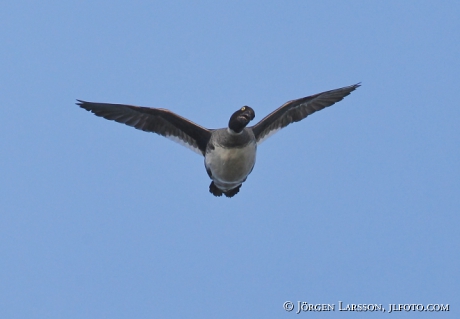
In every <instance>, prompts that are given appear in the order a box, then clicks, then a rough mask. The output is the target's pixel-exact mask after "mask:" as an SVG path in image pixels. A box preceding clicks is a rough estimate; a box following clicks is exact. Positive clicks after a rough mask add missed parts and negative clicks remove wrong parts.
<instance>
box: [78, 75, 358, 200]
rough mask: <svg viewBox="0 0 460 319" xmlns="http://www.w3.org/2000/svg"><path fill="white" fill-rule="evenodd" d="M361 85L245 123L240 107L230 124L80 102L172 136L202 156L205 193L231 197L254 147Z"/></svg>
mask: <svg viewBox="0 0 460 319" xmlns="http://www.w3.org/2000/svg"><path fill="white" fill-rule="evenodd" d="M359 86H360V84H355V85H351V86H347V87H343V88H340V89H336V90H331V91H326V92H322V93H319V94H315V95H311V96H308V97H304V98H300V99H297V100H292V101H289V102H286V103H285V104H283V105H282V106H281V107H279V108H278V109H276V110H275V111H273V112H272V113H270V114H269V115H267V116H266V117H265V118H263V119H262V120H261V121H260V122H259V123H257V124H256V125H254V126H252V127H247V125H248V123H249V122H250V121H251V120H253V119H254V117H255V112H254V110H253V109H252V108H251V107H249V106H243V107H242V108H241V109H239V110H238V111H236V112H235V113H233V115H232V116H231V117H230V120H229V123H228V127H227V128H222V129H206V128H204V127H202V126H199V125H197V124H195V123H193V122H191V121H189V120H187V119H185V118H183V117H181V116H179V115H177V114H175V113H173V112H171V111H169V110H166V109H157V108H148V107H139V106H132V105H124V104H109V103H93V102H85V101H81V100H78V103H77V104H78V105H79V106H80V107H82V108H84V109H85V110H87V111H91V112H93V113H94V114H95V115H97V116H101V117H104V118H106V119H108V120H114V121H117V122H119V123H124V124H126V125H129V126H133V127H135V128H137V129H140V130H143V131H146V132H154V133H157V134H160V135H163V136H165V137H168V138H171V139H173V140H175V141H178V142H180V143H181V144H183V145H185V146H187V147H189V148H190V149H192V150H194V151H195V152H197V153H199V154H201V155H203V156H204V164H205V168H206V171H207V173H208V175H209V177H210V178H211V179H212V182H211V185H210V186H209V191H210V192H211V193H212V194H213V195H215V196H221V195H222V194H225V196H227V197H233V196H234V195H235V194H237V193H238V192H239V189H240V187H241V184H242V183H243V182H244V181H245V180H246V178H247V177H248V175H249V174H250V173H251V171H252V169H253V168H254V164H255V161H256V151H257V146H258V145H259V144H260V143H261V142H262V141H263V140H265V139H266V138H268V137H269V136H270V135H272V134H274V133H275V132H277V131H278V130H280V129H282V128H283V127H285V126H287V125H289V124H291V123H294V122H298V121H300V120H302V119H304V118H305V117H307V116H308V115H310V114H312V113H314V112H316V111H319V110H322V109H323V108H325V107H327V106H330V105H332V104H334V103H336V102H338V101H340V100H342V99H343V98H344V97H345V96H347V95H349V94H350V93H351V92H352V91H354V90H355V89H356V88H358V87H359Z"/></svg>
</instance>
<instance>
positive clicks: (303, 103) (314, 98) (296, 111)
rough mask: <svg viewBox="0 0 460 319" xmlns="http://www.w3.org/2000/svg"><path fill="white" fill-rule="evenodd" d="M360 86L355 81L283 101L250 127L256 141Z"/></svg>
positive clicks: (260, 140)
mask: <svg viewBox="0 0 460 319" xmlns="http://www.w3.org/2000/svg"><path fill="white" fill-rule="evenodd" d="M360 86H361V84H360V83H357V84H354V85H350V86H346V87H343V88H340V89H335V90H330V91H326V92H322V93H318V94H315V95H311V96H307V97H304V98H300V99H297V100H292V101H288V102H286V103H284V104H283V105H282V106H280V107H279V108H278V109H276V110H275V111H273V112H272V113H270V114H269V115H267V116H266V117H264V118H263V119H262V120H261V121H260V122H259V123H257V124H256V125H254V126H252V127H251V128H252V130H253V132H254V135H255V137H256V140H257V143H259V144H260V143H261V142H262V141H264V140H265V139H266V138H268V137H269V136H271V135H273V134H274V133H276V132H278V131H279V130H280V129H282V128H284V127H286V126H288V125H289V124H291V123H294V122H298V121H300V120H303V119H304V118H306V117H307V116H308V115H310V114H313V113H315V112H316V111H320V110H322V109H324V108H325V107H328V106H331V105H333V104H335V103H337V102H339V101H341V100H342V99H343V98H344V97H346V96H347V95H349V94H350V93H351V92H353V91H354V90H356V89H357V88H358V87H360Z"/></svg>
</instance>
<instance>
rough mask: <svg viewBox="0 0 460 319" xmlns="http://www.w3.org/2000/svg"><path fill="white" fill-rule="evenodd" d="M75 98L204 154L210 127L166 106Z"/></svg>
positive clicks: (89, 108) (104, 114) (90, 108)
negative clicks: (99, 101)
mask: <svg viewBox="0 0 460 319" xmlns="http://www.w3.org/2000/svg"><path fill="white" fill-rule="evenodd" d="M77 101H78V103H76V104H77V105H79V106H80V107H81V108H83V109H85V110H87V111H90V112H92V113H94V114H95V115H97V116H100V117H103V118H105V119H107V120H113V121H116V122H118V123H123V124H126V125H129V126H132V127H134V128H137V129H138V130H142V131H145V132H153V133H157V134H159V135H162V136H165V137H167V138H170V139H172V140H174V141H176V142H179V143H180V144H182V145H184V146H186V147H188V148H190V149H192V150H193V151H195V152H197V153H199V154H202V155H204V154H205V151H206V145H207V143H208V141H209V139H210V137H211V130H208V129H206V128H204V127H202V126H199V125H197V124H195V123H193V122H191V121H189V120H187V119H186V118H183V117H181V116H179V115H177V114H175V113H173V112H171V111H169V110H166V109H156V108H149V107H140V106H132V105H125V104H110V103H93V102H86V101H81V100H77Z"/></svg>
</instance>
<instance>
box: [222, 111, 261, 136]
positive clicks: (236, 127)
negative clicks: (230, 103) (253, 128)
mask: <svg viewBox="0 0 460 319" xmlns="http://www.w3.org/2000/svg"><path fill="white" fill-rule="evenodd" d="M255 116H256V113H255V112H254V110H253V109H252V108H251V107H249V106H243V107H242V108H241V109H239V110H238V111H236V112H235V113H233V115H232V116H231V117H230V121H228V128H229V129H230V130H232V131H233V132H235V133H241V131H243V129H244V128H245V127H246V126H247V125H248V124H249V122H251V121H252V120H253V119H254V117H255Z"/></svg>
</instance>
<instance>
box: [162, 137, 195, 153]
mask: <svg viewBox="0 0 460 319" xmlns="http://www.w3.org/2000/svg"><path fill="white" fill-rule="evenodd" d="M165 137H166V138H167V139H169V140H171V141H173V142H176V143H178V144H180V145H182V146H185V147H186V148H188V149H190V150H192V151H194V152H195V153H197V154H199V155H201V156H203V153H202V152H201V150H200V149H199V148H198V147H197V146H193V145H190V144H189V143H186V142H184V141H183V140H181V139H180V138H178V137H176V136H174V135H167V136H165Z"/></svg>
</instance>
